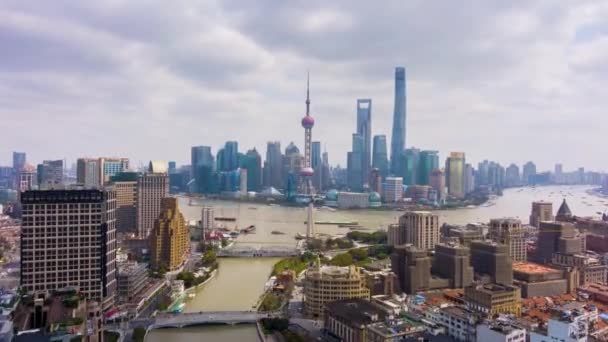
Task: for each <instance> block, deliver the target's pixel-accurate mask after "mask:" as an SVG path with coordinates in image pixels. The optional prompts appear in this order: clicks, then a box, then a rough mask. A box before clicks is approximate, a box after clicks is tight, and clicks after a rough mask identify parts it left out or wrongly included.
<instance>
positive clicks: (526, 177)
mask: <svg viewBox="0 0 608 342" xmlns="http://www.w3.org/2000/svg"><path fill="white" fill-rule="evenodd" d="M535 175H536V164H534V163H533V162H531V161H529V162H527V163H525V164H524V167H523V171H522V177H521V178H522V182H523V183H524V184H533V179H532V178H533V177H534V176H535Z"/></svg>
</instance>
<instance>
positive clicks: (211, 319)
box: [153, 311, 269, 328]
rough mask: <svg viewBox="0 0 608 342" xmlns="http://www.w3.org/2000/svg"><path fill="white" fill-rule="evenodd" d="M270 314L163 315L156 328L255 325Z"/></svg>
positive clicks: (196, 313)
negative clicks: (198, 325)
mask: <svg viewBox="0 0 608 342" xmlns="http://www.w3.org/2000/svg"><path fill="white" fill-rule="evenodd" d="M268 316H269V314H268V313H261V312H255V311H215V312H213V311H201V312H187V313H180V314H161V315H159V316H157V317H156V320H155V322H154V324H153V327H154V328H163V327H184V326H187V325H197V324H239V323H255V322H256V321H258V320H259V319H262V318H264V317H268Z"/></svg>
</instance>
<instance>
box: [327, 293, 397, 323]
mask: <svg viewBox="0 0 608 342" xmlns="http://www.w3.org/2000/svg"><path fill="white" fill-rule="evenodd" d="M325 310H326V311H327V312H328V314H329V315H331V316H334V317H339V318H341V319H343V320H345V321H347V322H350V323H351V324H352V325H364V324H369V323H372V322H377V321H379V320H381V319H383V318H384V316H385V314H384V311H382V310H381V309H379V308H377V307H376V306H374V305H373V304H372V303H370V302H369V301H367V300H364V299H347V300H341V301H337V302H331V303H327V304H325Z"/></svg>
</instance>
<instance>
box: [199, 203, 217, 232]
mask: <svg viewBox="0 0 608 342" xmlns="http://www.w3.org/2000/svg"><path fill="white" fill-rule="evenodd" d="M214 227H215V214H214V211H213V207H203V208H202V209H201V229H202V231H203V232H202V233H203V236H204V234H205V233H207V232H210V231H211V230H212V229H213V228H214Z"/></svg>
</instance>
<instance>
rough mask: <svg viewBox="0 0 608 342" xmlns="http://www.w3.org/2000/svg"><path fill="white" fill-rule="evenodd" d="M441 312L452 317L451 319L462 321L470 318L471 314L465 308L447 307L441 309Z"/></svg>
mask: <svg viewBox="0 0 608 342" xmlns="http://www.w3.org/2000/svg"><path fill="white" fill-rule="evenodd" d="M441 311H443V312H445V313H446V314H448V315H450V316H453V317H458V318H461V319H464V320H468V319H469V317H471V316H472V313H471V312H470V311H468V310H467V309H465V308H462V307H459V306H448V307H445V308H442V309H441Z"/></svg>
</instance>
